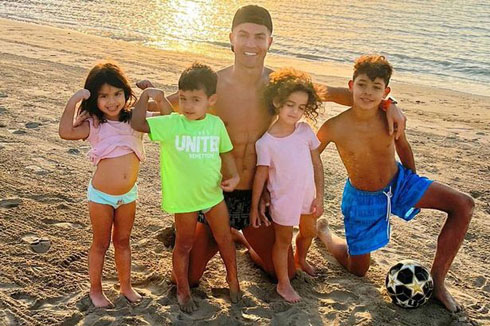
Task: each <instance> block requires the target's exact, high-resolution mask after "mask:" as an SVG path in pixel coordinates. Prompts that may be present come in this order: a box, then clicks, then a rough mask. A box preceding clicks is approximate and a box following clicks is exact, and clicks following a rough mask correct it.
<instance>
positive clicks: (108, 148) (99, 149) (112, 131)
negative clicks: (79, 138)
mask: <svg viewBox="0 0 490 326" xmlns="http://www.w3.org/2000/svg"><path fill="white" fill-rule="evenodd" d="M87 120H88V122H89V124H90V133H89V135H88V137H87V140H88V141H89V142H90V145H92V149H91V150H90V151H89V152H88V154H87V156H88V157H89V158H90V161H92V163H93V164H94V165H97V164H98V163H99V162H100V160H102V159H105V158H112V157H118V156H123V155H126V154H129V153H131V152H134V153H135V154H136V156H138V158H139V160H140V161H144V160H145V150H144V147H143V133H141V132H139V131H136V130H134V129H133V128H131V124H130V123H127V122H120V121H111V120H107V122H104V123H100V124H99V125H98V126H97V127H94V120H93V119H92V118H88V119H87Z"/></svg>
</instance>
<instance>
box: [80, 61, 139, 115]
mask: <svg viewBox="0 0 490 326" xmlns="http://www.w3.org/2000/svg"><path fill="white" fill-rule="evenodd" d="M104 84H108V85H111V86H113V87H116V88H121V89H122V90H123V91H124V98H125V99H126V106H125V107H124V108H123V109H122V110H121V112H120V113H119V121H121V122H129V121H130V120H131V110H130V108H131V107H132V106H133V104H134V103H135V102H136V96H135V95H134V93H133V90H132V89H131V86H129V82H128V79H127V78H126V76H125V74H124V72H123V71H122V70H121V68H119V66H117V65H116V64H114V63H112V62H104V63H99V64H97V65H96V66H95V67H93V68H92V70H90V72H89V73H88V76H87V79H86V80H85V86H84V88H85V89H87V90H89V92H90V97H89V98H88V99H86V100H83V101H82V103H81V104H80V109H81V111H87V112H88V113H89V114H90V115H91V116H95V117H97V119H98V120H99V122H100V123H104V122H106V121H107V120H106V118H105V117H104V113H103V112H102V111H100V110H99V108H98V107H97V98H98V96H99V91H100V88H101V87H102V86H103V85H104Z"/></svg>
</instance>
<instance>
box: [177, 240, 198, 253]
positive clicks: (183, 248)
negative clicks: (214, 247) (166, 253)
mask: <svg viewBox="0 0 490 326" xmlns="http://www.w3.org/2000/svg"><path fill="white" fill-rule="evenodd" d="M193 243H194V240H193V239H175V247H174V251H177V252H180V253H184V254H188V253H190V252H191V250H192V245H193Z"/></svg>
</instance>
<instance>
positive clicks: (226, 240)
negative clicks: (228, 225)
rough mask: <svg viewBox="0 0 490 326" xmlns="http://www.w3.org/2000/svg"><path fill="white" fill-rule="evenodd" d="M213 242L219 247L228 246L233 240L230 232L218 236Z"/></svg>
mask: <svg viewBox="0 0 490 326" xmlns="http://www.w3.org/2000/svg"><path fill="white" fill-rule="evenodd" d="M214 241H216V244H218V246H219V247H221V246H222V245H229V244H231V243H233V238H232V236H231V232H225V233H224V234H220V235H219V236H217V237H215V238H214Z"/></svg>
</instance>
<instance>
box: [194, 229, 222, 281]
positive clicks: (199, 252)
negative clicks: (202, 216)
mask: <svg viewBox="0 0 490 326" xmlns="http://www.w3.org/2000/svg"><path fill="white" fill-rule="evenodd" d="M217 252H218V245H217V244H216V241H215V240H214V238H213V234H212V233H211V230H210V229H209V226H207V225H206V224H203V223H197V225H196V231H195V233H194V244H193V245H192V250H191V253H190V256H189V284H190V286H192V287H195V286H198V285H199V280H200V279H201V277H202V274H204V271H205V269H206V265H207V264H208V262H209V261H210V260H211V258H213V257H214V255H216V253H217Z"/></svg>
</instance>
